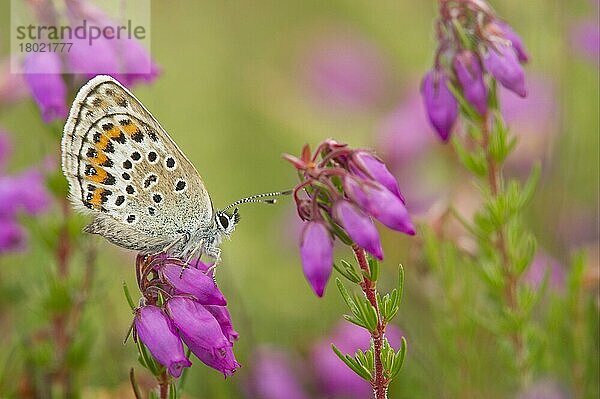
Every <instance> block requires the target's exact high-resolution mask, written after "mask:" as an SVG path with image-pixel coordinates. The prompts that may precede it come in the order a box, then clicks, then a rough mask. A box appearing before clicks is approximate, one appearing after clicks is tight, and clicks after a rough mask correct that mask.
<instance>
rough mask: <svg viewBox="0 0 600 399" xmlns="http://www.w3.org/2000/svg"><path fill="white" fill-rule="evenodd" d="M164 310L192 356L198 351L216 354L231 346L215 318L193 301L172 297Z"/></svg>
mask: <svg viewBox="0 0 600 399" xmlns="http://www.w3.org/2000/svg"><path fill="white" fill-rule="evenodd" d="M166 309H167V312H168V313H169V316H170V317H171V319H172V320H173V323H174V324H175V326H176V327H177V329H178V330H179V332H180V333H181V337H182V338H183V341H184V342H185V343H186V345H187V346H188V347H189V348H190V350H191V351H192V352H193V353H194V354H196V351H197V350H198V349H203V350H205V351H208V352H211V353H217V352H218V351H220V350H221V349H223V348H225V347H229V346H231V342H229V340H228V339H227V338H225V335H223V332H222V330H221V326H220V325H219V323H218V322H217V320H216V319H215V317H214V316H213V315H212V314H211V313H210V312H209V311H208V310H206V309H205V308H204V307H203V306H202V305H200V304H199V303H198V302H196V301H194V300H193V299H190V298H187V297H182V296H174V297H172V298H171V299H169V300H168V301H167V303H166ZM196 356H197V355H196Z"/></svg>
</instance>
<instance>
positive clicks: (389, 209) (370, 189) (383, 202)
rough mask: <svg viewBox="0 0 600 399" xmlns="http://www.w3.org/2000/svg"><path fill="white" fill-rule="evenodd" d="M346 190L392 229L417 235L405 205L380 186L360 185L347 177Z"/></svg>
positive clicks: (374, 184)
mask: <svg viewBox="0 0 600 399" xmlns="http://www.w3.org/2000/svg"><path fill="white" fill-rule="evenodd" d="M344 189H345V191H346V193H347V194H348V196H349V197H350V198H351V199H352V200H354V201H355V202H356V203H357V204H358V205H359V206H360V207H361V208H362V209H363V210H365V211H366V212H367V213H369V214H370V215H371V216H373V217H374V218H375V219H377V220H379V221H380V222H381V223H383V224H384V225H386V226H387V227H389V228H390V229H394V230H396V231H401V232H403V233H406V234H409V235H414V234H415V227H414V225H413V224H412V222H411V221H410V217H409V215H408V211H407V210H406V207H405V206H404V203H403V202H402V201H400V199H399V198H398V197H396V196H395V195H394V194H392V193H391V192H390V191H389V190H387V189H386V188H384V187H383V186H381V185H380V184H378V183H371V184H369V183H368V182H367V183H363V184H360V182H358V181H356V179H353V178H351V177H348V176H346V177H345V178H344Z"/></svg>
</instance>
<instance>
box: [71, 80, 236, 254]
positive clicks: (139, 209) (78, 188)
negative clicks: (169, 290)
mask: <svg viewBox="0 0 600 399" xmlns="http://www.w3.org/2000/svg"><path fill="white" fill-rule="evenodd" d="M61 146H62V168H63V173H64V174H65V176H66V178H67V180H68V182H69V198H70V200H71V202H72V203H73V205H74V207H75V208H76V209H77V210H79V211H81V212H83V213H86V214H91V215H92V216H93V217H94V219H93V221H92V222H91V223H90V224H89V225H88V226H87V227H86V228H85V231H87V232H89V233H93V234H100V235H102V236H104V237H105V238H106V239H108V240H109V241H111V242H113V243H114V244H116V245H119V246H121V247H124V248H128V249H132V250H136V251H140V252H143V253H157V252H161V251H166V250H168V251H169V252H170V254H172V255H174V256H178V257H181V258H185V257H187V256H191V255H194V254H195V255H200V254H202V253H205V254H207V255H209V256H211V257H215V258H217V259H218V258H219V256H220V250H219V248H218V246H219V244H220V243H221V241H222V239H223V238H224V237H227V236H229V235H230V234H231V233H232V232H233V230H234V229H235V224H236V223H237V220H239V216H237V210H236V212H234V214H228V213H225V212H220V211H217V212H214V211H213V206H212V202H211V199H210V196H209V194H208V192H207V190H206V188H205V186H204V182H203V181H202V178H201V177H200V175H199V173H198V172H197V170H196V169H195V167H194V166H193V165H192V163H191V162H190V161H189V160H188V159H187V157H186V156H185V154H183V152H182V151H181V150H180V149H179V147H178V146H177V144H175V142H174V141H173V140H172V139H171V138H170V137H169V135H168V134H167V132H166V131H165V130H164V129H163V128H162V127H161V126H160V124H159V123H158V122H157V121H156V119H155V118H154V117H153V116H152V114H150V112H149V111H148V110H147V109H146V108H145V107H144V106H143V105H142V104H141V102H140V101H139V100H137V98H136V97H135V96H134V95H133V94H131V93H130V92H129V91H128V90H127V89H126V88H125V87H123V86H122V85H121V84H120V83H118V82H117V81H116V80H114V79H113V78H111V77H109V76H97V77H95V78H93V79H92V80H90V81H89V82H88V83H87V84H86V85H84V86H83V87H82V88H81V89H80V91H79V93H78V94H77V96H76V98H75V101H74V103H73V106H72V108H71V111H70V113H69V117H68V119H67V122H66V124H65V128H64V133H63V138H62V143H61Z"/></svg>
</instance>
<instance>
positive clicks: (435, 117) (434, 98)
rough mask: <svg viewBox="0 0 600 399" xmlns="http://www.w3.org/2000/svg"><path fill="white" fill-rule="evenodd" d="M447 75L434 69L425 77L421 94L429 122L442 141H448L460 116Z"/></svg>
mask: <svg viewBox="0 0 600 399" xmlns="http://www.w3.org/2000/svg"><path fill="white" fill-rule="evenodd" d="M448 83H449V79H448V76H447V75H446V73H445V72H444V71H442V70H439V69H434V70H431V71H429V72H427V74H426V75H425V77H424V78H423V81H422V83H421V94H422V96H423V102H424V104H425V110H426V112H427V116H428V117H429V121H430V122H431V124H432V125H433V127H434V128H435V130H436V131H437V133H438V135H439V136H440V137H441V139H442V140H444V141H448V139H449V138H450V133H451V132H452V127H453V126H454V122H456V118H457V116H458V103H457V102H456V99H455V98H454V95H452V93H451V92H450V90H449V89H448V86H447V85H448Z"/></svg>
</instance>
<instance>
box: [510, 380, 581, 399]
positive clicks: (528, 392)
mask: <svg viewBox="0 0 600 399" xmlns="http://www.w3.org/2000/svg"><path fill="white" fill-rule="evenodd" d="M569 398H571V395H569V393H568V392H567V391H566V390H565V388H564V387H563V386H561V385H560V384H559V383H557V382H556V381H554V380H549V379H548V380H541V381H537V382H535V383H533V384H529V385H528V386H527V387H526V388H525V389H523V390H522V391H521V392H520V393H519V394H518V395H517V399H569Z"/></svg>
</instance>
